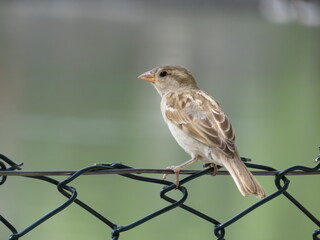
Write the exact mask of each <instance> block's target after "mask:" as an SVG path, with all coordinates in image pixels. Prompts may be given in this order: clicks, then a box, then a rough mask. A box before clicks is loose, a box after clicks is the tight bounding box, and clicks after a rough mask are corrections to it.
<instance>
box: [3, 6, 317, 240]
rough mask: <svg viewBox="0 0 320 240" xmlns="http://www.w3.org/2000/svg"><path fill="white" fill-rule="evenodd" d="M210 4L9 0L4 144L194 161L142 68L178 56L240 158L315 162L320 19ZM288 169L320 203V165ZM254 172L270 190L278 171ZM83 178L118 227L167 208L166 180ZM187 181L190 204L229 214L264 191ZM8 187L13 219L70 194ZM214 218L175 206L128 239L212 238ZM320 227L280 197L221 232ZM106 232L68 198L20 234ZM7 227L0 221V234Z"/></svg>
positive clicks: (70, 163)
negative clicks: (319, 173)
mask: <svg viewBox="0 0 320 240" xmlns="http://www.w3.org/2000/svg"><path fill="white" fill-rule="evenodd" d="M204 2H205V1H204ZM204 2H202V3H203V4H199V5H194V4H191V5H182V3H181V5H180V3H179V2H176V3H175V4H173V5H170V4H169V3H167V4H164V5H161V4H158V5H154V4H151V3H144V2H143V1H132V2H126V1H121V2H112V1H109V2H102V1H101V2H100V1H92V2H90V3H85V2H82V1H79V2H76V1H54V2H51V1H48V2H41V3H38V2H37V1H13V2H9V1H3V2H1V3H0V32H1V35H0V52H1V56H0V86H1V87H0V108H1V113H2V114H1V120H0V133H1V138H0V151H1V153H3V154H6V155H8V156H9V157H11V158H12V159H14V160H16V161H17V162H24V163H25V165H24V169H25V170H69V169H79V168H82V167H85V166H88V165H91V164H93V163H96V162H123V163H125V164H127V165H130V166H133V167H147V168H163V167H165V166H168V165H172V164H179V163H181V162H183V161H185V160H187V159H188V158H189V156H187V154H185V153H184V152H183V151H182V150H181V149H180V148H179V146H178V145H177V144H176V143H175V142H174V140H173V139H172V137H171V135H170V133H169V131H168V130H167V128H166V126H165V124H164V122H163V120H162V118H161V114H160V109H159V101H160V97H159V96H158V94H157V92H156V91H155V90H154V89H153V88H152V87H151V86H150V85H149V84H147V83H145V82H142V81H140V80H138V79H137V78H136V77H137V76H138V75H139V74H140V73H142V72H144V71H146V70H149V69H150V68H152V67H154V66H157V65H160V64H166V63H172V64H179V65H184V66H186V67H188V68H189V69H190V70H191V71H192V72H193V73H194V75H195V76H196V78H197V79H198V82H199V86H200V87H201V88H203V89H205V90H206V91H207V92H209V93H210V94H212V95H214V97H215V98H216V99H217V100H218V101H219V102H220V103H221V105H222V107H223V109H224V110H225V111H226V112H227V114H228V115H229V117H230V119H231V121H232V123H233V125H234V128H235V130H236V135H237V141H238V145H239V149H240V152H241V154H242V155H243V156H247V157H251V158H253V160H254V162H255V163H260V164H266V165H270V166H273V167H275V168H279V169H283V168H286V167H289V166H292V165H295V164H301V165H308V166H313V164H314V163H313V162H312V159H314V158H315V156H316V155H317V154H318V153H317V147H318V146H319V131H320V126H319V123H318V122H319V121H318V119H319V117H320V113H319V112H320V111H319V100H320V97H319V87H320V68H319V60H320V59H319V58H320V54H319V53H320V47H319V39H320V31H319V28H316V27H310V28H309V27H305V26H300V25H298V24H282V25H281V24H273V23H270V22H268V21H266V20H265V19H263V18H262V17H261V15H260V13H259V11H258V9H256V8H255V7H254V6H255V5H253V6H251V5H245V6H246V7H242V8H241V7H239V5H237V6H236V7H234V8H233V7H232V4H231V5H228V6H223V5H222V6H221V5H219V4H217V5H214V4H205V3H204ZM163 149H165V151H164V150H163ZM191 168H201V164H195V165H193V166H192V167H191ZM160 177H161V176H159V178H160ZM290 179H292V188H290V190H291V192H292V193H293V194H295V195H296V196H297V197H298V199H299V200H301V202H302V203H303V204H305V205H306V206H309V207H310V210H311V211H312V212H316V211H317V209H318V205H316V201H315V199H318V198H319V197H320V193H319V192H317V190H318V186H317V181H316V177H314V176H313V177H312V176H311V177H292V178H290ZM259 180H260V181H261V182H262V184H263V185H264V186H265V188H266V190H267V192H268V194H270V193H272V191H274V190H275V188H274V186H273V179H272V178H271V177H259ZM75 185H76V187H77V188H79V193H80V194H79V197H80V198H81V199H83V200H84V201H87V202H89V204H92V206H94V207H96V208H97V210H98V211H99V210H100V211H101V212H102V213H103V214H105V215H106V216H110V217H112V219H115V221H116V222H117V223H119V224H123V225H125V224H128V223H129V222H130V221H133V220H135V219H137V218H139V217H142V216H144V215H146V214H148V213H150V212H151V211H154V210H156V209H158V208H160V207H162V206H165V203H164V202H163V201H161V200H160V199H158V192H159V191H160V189H161V187H159V186H148V185H143V184H138V183H134V182H131V181H129V180H124V179H122V178H120V177H117V176H98V177H83V179H80V180H78V181H77V182H76V183H75ZM188 186H189V189H190V190H189V191H190V197H189V199H188V202H187V203H188V204H190V205H191V206H194V207H196V208H197V209H199V210H201V211H204V212H206V213H208V214H209V215H211V216H213V217H216V218H218V219H219V220H221V221H224V220H227V219H228V218H230V217H232V216H233V215H235V214H236V213H237V212H240V211H241V210H242V209H244V208H245V207H246V206H249V205H250V204H252V203H253V202H255V201H256V199H254V198H253V197H249V198H243V197H242V196H241V195H240V194H239V193H238V191H237V190H236V188H235V186H234V183H233V182H232V180H231V179H230V177H228V176H223V177H216V178H212V177H203V178H202V179H198V180H196V181H194V182H192V183H190V184H188ZM119 189H120V190H119ZM0 190H1V193H2V197H1V198H2V199H1V206H0V212H1V214H3V216H4V217H7V218H8V219H9V220H11V221H12V222H14V223H15V226H16V227H17V228H18V229H22V228H23V227H25V226H27V225H28V224H30V223H31V222H32V221H34V220H35V219H37V218H39V217H41V216H42V215H43V214H44V213H46V212H48V211H49V210H51V209H53V208H54V207H56V206H57V205H58V204H59V203H62V201H63V200H64V198H62V197H60V196H59V195H58V194H57V193H56V191H55V189H54V188H51V187H48V186H47V185H46V184H43V183H37V182H35V181H34V180H30V179H17V178H11V179H9V181H8V182H7V183H6V184H5V185H4V186H1V189H0ZM131 196H134V198H132V197H131ZM257 219H258V221H257ZM297 226H299V228H297ZM211 229H212V226H210V225H209V224H207V223H206V222H203V221H201V220H199V219H196V218H195V217H193V216H192V215H190V214H187V213H184V212H183V211H181V210H175V211H172V212H170V213H168V214H166V215H164V216H161V217H160V218H158V219H156V220H152V221H151V222H150V223H148V224H146V225H143V226H141V227H138V228H137V229H135V230H132V231H130V232H128V233H124V234H123V237H124V238H130V239H140V238H141V237H143V238H146V239H147V238H152V239H161V238H163V231H165V232H166V234H168V236H170V239H195V238H203V239H212V238H213V234H212V231H211ZM294 229H296V231H295V230H294ZM314 229H316V226H315V225H313V224H312V223H311V222H308V221H307V219H306V218H304V216H302V215H301V213H300V212H299V211H298V210H297V209H295V208H293V206H291V204H289V203H288V202H287V201H285V200H284V198H279V199H277V200H275V201H273V202H271V203H269V204H267V205H266V206H264V207H262V208H261V209H258V210H256V211H255V212H254V213H252V214H251V215H249V216H247V217H246V218H244V219H243V220H241V221H240V222H239V223H237V224H235V225H234V226H232V227H230V228H228V229H227V237H228V239H282V237H280V236H283V234H286V236H287V238H288V239H305V238H306V236H310V234H311V233H312V232H313V230H314ZM109 232H110V231H109V229H108V228H105V226H104V225H103V224H101V223H100V222H99V221H96V220H92V218H91V216H90V215H88V214H86V213H84V212H82V211H80V210H79V208H77V207H76V206H74V207H71V208H69V209H67V210H66V211H64V212H63V213H61V214H59V215H58V216H56V217H54V218H53V219H51V220H49V221H48V222H47V223H45V224H43V225H42V226H40V227H39V228H37V229H36V230H35V231H33V232H31V233H30V234H28V235H27V236H26V237H25V239H35V240H36V239H43V236H45V238H46V239H49V240H50V239H57V238H61V239H67V238H75V239H79V240H80V239H88V238H90V239H91V238H94V239H99V238H106V237H107V238H108V237H109ZM8 235H9V232H8V231H7V230H6V229H3V226H0V238H1V239H7V238H8ZM106 235H107V236H106Z"/></svg>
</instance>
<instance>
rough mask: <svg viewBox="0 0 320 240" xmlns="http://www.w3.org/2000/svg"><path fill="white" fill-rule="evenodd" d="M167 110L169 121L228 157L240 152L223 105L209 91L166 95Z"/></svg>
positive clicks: (190, 91) (191, 91)
mask: <svg viewBox="0 0 320 240" xmlns="http://www.w3.org/2000/svg"><path fill="white" fill-rule="evenodd" d="M164 113H165V115H166V117H167V118H168V120H169V121H171V122H172V123H173V124H174V125H175V126H177V127H178V128H180V129H181V130H182V131H184V132H185V133H187V134H188V135H189V136H191V137H193V138H194V139H196V140H198V141H199V142H201V143H203V144H205V145H207V146H210V147H214V148H217V149H219V150H220V151H221V152H222V153H224V154H225V155H226V156H228V157H234V156H235V154H237V153H236V151H237V150H236V147H235V135H234V131H233V129H232V126H231V124H230V122H229V120H228V118H227V116H226V115H225V114H224V112H223V111H222V110H221V108H220V107H219V105H218V104H217V103H216V102H215V101H214V100H213V99H212V98H211V97H210V96H209V95H208V94H207V93H205V92H203V91H200V90H189V91H183V92H173V93H170V94H168V95H167V96H166V104H165V109H164Z"/></svg>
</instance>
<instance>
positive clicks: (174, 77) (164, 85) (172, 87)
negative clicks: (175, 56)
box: [138, 65, 197, 95]
mask: <svg viewBox="0 0 320 240" xmlns="http://www.w3.org/2000/svg"><path fill="white" fill-rule="evenodd" d="M138 78H140V79H142V80H144V81H147V82H151V83H152V84H153V85H154V86H155V88H156V89H157V90H158V92H159V93H160V95H164V94H166V93H168V92H170V91H177V90H180V89H191V88H197V84H196V81H195V79H194V77H193V76H192V74H191V73H190V72H189V71H188V70H187V69H185V68H183V67H180V66H171V65H167V66H161V67H156V68H153V69H152V70H150V71H147V72H145V73H143V74H141V75H140V76H139V77H138Z"/></svg>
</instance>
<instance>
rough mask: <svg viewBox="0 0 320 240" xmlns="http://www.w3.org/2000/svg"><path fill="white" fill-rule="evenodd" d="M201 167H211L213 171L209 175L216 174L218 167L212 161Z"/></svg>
mask: <svg viewBox="0 0 320 240" xmlns="http://www.w3.org/2000/svg"><path fill="white" fill-rule="evenodd" d="M203 167H207V168H213V172H212V173H211V174H210V175H211V176H216V175H217V173H218V167H217V165H216V164H214V163H206V164H204V165H203Z"/></svg>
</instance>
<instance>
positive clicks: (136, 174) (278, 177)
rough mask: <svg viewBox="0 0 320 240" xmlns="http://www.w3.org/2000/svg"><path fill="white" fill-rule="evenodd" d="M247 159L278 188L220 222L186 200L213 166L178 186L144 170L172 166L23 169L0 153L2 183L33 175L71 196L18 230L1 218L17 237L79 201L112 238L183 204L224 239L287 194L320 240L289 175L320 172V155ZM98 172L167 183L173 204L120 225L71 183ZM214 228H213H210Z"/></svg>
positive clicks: (13, 239)
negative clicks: (277, 164) (291, 160)
mask: <svg viewBox="0 0 320 240" xmlns="http://www.w3.org/2000/svg"><path fill="white" fill-rule="evenodd" d="M242 160H243V161H244V162H245V164H246V166H247V167H248V168H250V169H253V171H252V173H253V174H254V175H269V176H273V177H274V183H275V186H276V188H277V190H276V191H275V192H273V193H272V194H270V195H268V196H267V197H266V198H264V199H261V200H259V201H258V202H256V203H254V204H253V205H251V206H249V207H248V208H246V209H245V210H243V211H242V212H240V213H238V214H237V215H235V216H234V217H232V218H230V219H229V220H227V221H225V222H220V221H218V220H217V219H215V218H213V217H211V216H208V215H206V214H204V213H203V212H200V211H198V210H196V209H194V208H192V207H190V206H187V205H186V204H184V202H185V201H186V199H187V198H188V190H187V188H186V187H185V186H184V184H185V183H187V182H189V181H192V180H194V179H196V178H199V177H201V176H203V175H206V174H211V173H212V172H213V171H214V169H213V168H206V169H204V170H202V171H195V170H182V171H181V174H188V175H187V176H186V177H185V178H183V179H181V181H180V186H179V187H178V188H176V186H175V184H174V183H172V182H170V181H167V180H162V179H159V178H152V177H144V176H142V174H144V173H148V174H150V173H154V174H165V173H169V174H170V173H172V172H171V171H170V170H165V169H137V168H132V167H129V166H126V165H124V164H121V163H102V164H95V165H93V166H89V167H86V168H83V169H80V170H78V171H22V169H21V167H22V164H18V163H15V162H14V161H12V160H10V159H9V158H8V157H6V156H4V155H2V154H0V185H3V184H5V182H6V180H7V178H8V177H14V176H15V177H28V178H33V179H36V180H40V181H44V182H47V183H48V184H53V185H56V186H57V190H58V191H59V193H61V194H62V195H64V196H65V197H66V198H67V200H66V201H65V202H64V203H63V204H61V205H60V206H59V207H57V208H55V209H53V210H51V211H50V212H48V213H47V214H45V215H44V216H42V217H41V218H39V219H38V220H36V221H35V222H33V223H31V224H30V225H29V226H27V227H26V228H24V229H22V230H17V229H16V228H15V227H14V224H13V223H11V222H9V221H8V220H7V219H6V218H5V217H4V216H3V215H1V214H0V222H1V223H2V224H3V225H4V226H5V227H7V228H8V229H9V230H10V232H11V235H10V236H8V239H9V240H17V239H19V238H21V237H22V236H24V235H26V234H28V233H29V232H30V231H32V230H33V229H35V228H37V227H38V226H39V225H40V224H41V223H43V222H45V221H47V220H48V219H50V218H52V217H54V216H55V215H56V214H57V213H59V212H61V211H63V210H64V209H66V208H67V207H68V206H70V205H71V204H72V203H73V204H77V205H78V206H80V207H81V208H82V209H83V210H84V211H87V212H89V213H91V214H92V215H93V216H94V217H96V218H98V219H99V220H100V221H102V222H103V223H104V224H106V225H107V226H108V227H110V228H111V238H112V240H117V239H120V233H121V232H125V231H129V230H131V229H133V228H135V227H137V226H139V225H141V224H143V223H145V222H147V221H149V220H151V219H153V218H156V217H158V216H160V215H162V214H164V213H166V212H168V211H171V210H173V209H175V208H177V207H180V208H182V209H183V210H185V211H188V212H190V213H192V214H193V215H195V216H197V217H199V218H202V219H204V220H205V221H208V222H210V223H211V224H212V225H213V230H214V231H213V232H214V235H215V237H216V239H217V240H221V239H224V237H225V234H226V230H227V228H228V227H229V226H231V225H232V224H235V223H236V222H237V221H238V220H239V219H241V218H243V217H244V216H246V215H247V214H249V213H250V212H252V211H253V210H255V209H257V208H258V207H260V206H262V205H264V204H266V203H267V202H269V201H271V200H273V199H275V198H277V197H279V196H280V195H283V196H285V197H286V199H287V200H288V201H290V202H291V203H293V204H294V206H295V207H297V208H298V209H299V210H300V211H302V212H303V213H304V215H305V216H306V218H307V219H308V220H309V221H312V222H313V223H314V224H315V225H316V229H315V231H314V232H313V233H311V235H312V239H313V240H320V220H319V219H318V218H316V217H315V215H314V214H312V213H311V212H310V211H309V210H308V209H307V208H306V207H304V206H303V205H302V204H301V203H300V202H299V201H298V199H297V198H295V197H294V196H293V195H291V194H290V193H289V191H288V189H289V186H290V180H289V179H288V178H287V176H288V175H310V174H320V155H319V156H318V157H317V158H316V159H315V162H316V166H314V167H307V166H301V165H297V166H292V167H289V168H287V169H284V170H277V169H275V168H272V167H270V166H264V165H258V164H252V163H250V162H248V159H246V158H242ZM97 174H117V175H121V176H123V177H125V178H130V179H132V180H136V181H142V182H149V183H154V184H160V185H163V186H164V187H163V189H162V190H161V192H160V197H161V198H162V199H163V200H165V201H167V202H169V205H168V206H166V207H164V208H161V209H158V210H156V211H154V212H152V213H151V214H149V215H147V216H145V217H142V218H140V219H138V220H137V221H134V222H132V223H130V224H128V225H125V226H119V225H118V224H116V223H115V222H113V221H112V220H110V219H108V218H107V217H105V216H103V215H102V214H100V213H98V212H97V211H96V210H94V209H93V207H91V206H89V205H88V204H86V203H85V202H83V201H81V200H80V199H79V198H78V197H77V195H78V192H77V189H76V188H75V187H73V186H71V184H72V182H73V181H74V180H75V179H77V178H79V177H81V176H83V175H97ZM226 174H228V172H226V171H219V172H218V175H226ZM52 176H66V178H65V179H64V180H62V181H58V180H56V179H54V178H52ZM173 190H178V191H179V192H180V193H181V197H180V199H173V198H171V197H169V196H168V193H169V192H170V191H173ZM209 231H211V229H209Z"/></svg>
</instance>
